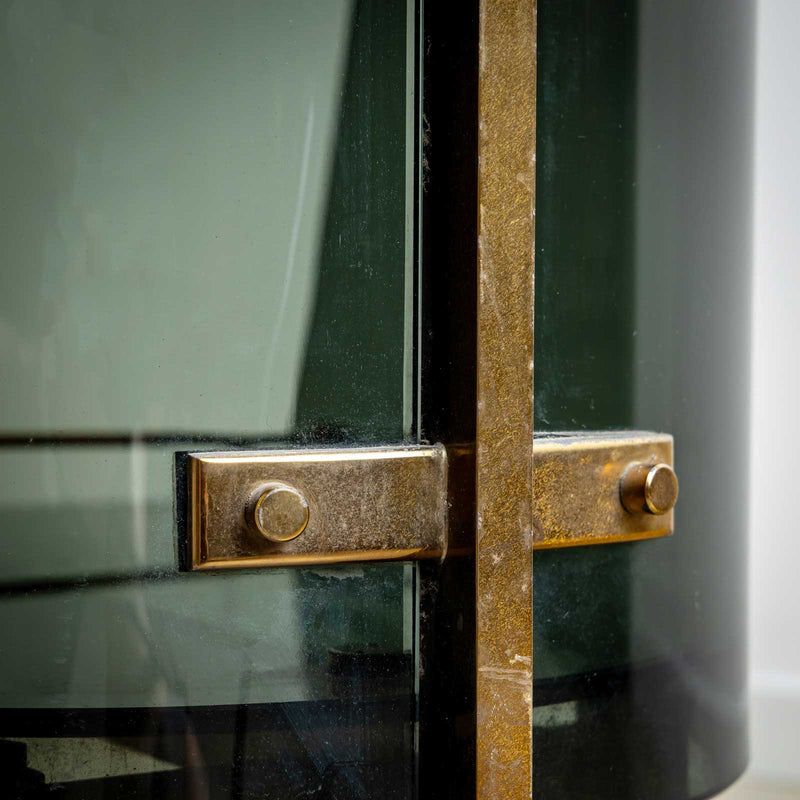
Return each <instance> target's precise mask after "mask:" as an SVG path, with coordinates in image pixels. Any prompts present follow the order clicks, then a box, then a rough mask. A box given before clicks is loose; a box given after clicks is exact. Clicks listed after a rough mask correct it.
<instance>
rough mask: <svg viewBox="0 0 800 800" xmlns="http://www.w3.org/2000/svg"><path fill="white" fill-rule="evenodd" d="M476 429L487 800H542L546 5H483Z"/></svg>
mask: <svg viewBox="0 0 800 800" xmlns="http://www.w3.org/2000/svg"><path fill="white" fill-rule="evenodd" d="M479 47H480V52H479V84H478V92H479V121H478V131H479V143H478V163H479V168H478V207H479V242H478V281H479V283H478V397H477V400H478V409H477V431H476V434H477V435H476V475H477V487H476V512H477V532H476V615H477V620H476V635H477V643H476V667H477V675H476V681H477V685H476V696H477V709H476V713H477V721H476V722H477V732H476V733H477V742H476V748H477V750H476V755H477V759H476V768H477V774H476V780H477V784H476V785H477V797H478V798H479V800H496V799H497V798H501V797H502V798H503V800H522V799H523V798H529V797H531V791H532V783H531V776H532V764H531V756H532V743H533V742H532V740H533V726H532V714H533V711H532V658H533V652H532V648H533V630H532V625H533V608H532V579H533V574H532V570H533V565H532V553H531V548H532V543H533V512H532V502H531V500H532V497H533V257H534V181H535V163H536V162H535V153H536V135H535V119H536V2H535V0H513V2H512V0H481V4H480V41H479Z"/></svg>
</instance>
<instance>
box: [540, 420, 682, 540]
mask: <svg viewBox="0 0 800 800" xmlns="http://www.w3.org/2000/svg"><path fill="white" fill-rule="evenodd" d="M533 458H534V473H533V474H534V502H533V505H534V515H535V519H536V524H535V528H534V542H533V546H534V547H535V548H550V547H571V546H575V545H586V544H603V543H606V542H622V541H631V540H634V539H654V538H657V537H660V536H669V535H670V534H671V533H672V529H673V512H672V507H673V506H674V505H675V500H676V499H677V496H678V481H677V478H675V473H674V472H673V471H672V467H671V465H672V463H673V462H672V437H671V436H669V435H667V434H662V433H640V432H635V431H634V432H630V431H624V432H619V433H587V434H565V435H554V436H544V437H541V438H539V437H537V438H536V439H535V440H534V447H533Z"/></svg>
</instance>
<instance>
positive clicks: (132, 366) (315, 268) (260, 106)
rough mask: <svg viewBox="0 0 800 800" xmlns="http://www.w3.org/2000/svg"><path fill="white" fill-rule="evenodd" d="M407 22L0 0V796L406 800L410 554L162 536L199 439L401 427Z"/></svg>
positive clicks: (410, 133)
mask: <svg viewBox="0 0 800 800" xmlns="http://www.w3.org/2000/svg"><path fill="white" fill-rule="evenodd" d="M417 26H418V21H417V8H416V4H415V3H414V2H413V0H412V2H408V0H391V1H390V2H386V1H385V0H334V1H333V2H326V3H323V4H320V3H317V2H315V1H314V0H269V2H262V1H261V0H235V2H232V3H229V4H219V3H214V2H206V1H204V2H197V1H196V0H191V2H190V1H189V0H169V2H166V3H163V2H158V1H156V0H143V2H140V3H134V4H130V3H128V4H126V3H116V2H106V1H105V0H80V1H79V2H75V3H73V2H63V1H62V0H43V2H40V3H33V4H24V3H23V4H19V3H14V2H6V1H5V0H0V37H2V40H3V47H2V49H1V50H2V52H0V65H2V67H3V69H2V70H0V71H2V73H3V75H4V80H3V82H2V86H0V107H2V108H3V110H4V112H5V114H4V120H5V121H6V122H8V124H7V125H5V126H4V128H3V130H2V131H0V167H1V168H2V169H1V170H0V171H2V173H3V174H4V175H5V176H6V180H5V181H4V182H3V185H2V187H1V188H0V207H2V209H3V214H4V219H5V221H6V224H5V225H4V226H3V229H2V232H0V242H1V243H2V248H1V250H2V255H0V278H2V284H3V286H4V287H5V289H6V291H4V292H3V293H0V295H1V296H0V332H2V338H3V341H4V345H5V346H4V347H2V348H0V375H2V379H0V476H1V477H2V481H0V485H1V486H2V489H0V549H2V552H3V556H4V557H3V562H2V565H1V566H0V628H2V630H3V632H4V636H3V641H2V642H0V761H2V763H3V765H4V767H5V769H4V770H3V775H2V776H0V796H2V797H10V798H43V797H48V798H49V797H53V798H77V799H78V800H90V798H100V797H111V796H113V797H119V798H178V797H180V798H187V797H190V798H198V799H200V798H203V800H206V799H207V798H242V799H244V798H259V800H264V799H266V798H273V799H274V800H289V799H290V798H300V797H303V798H311V797H314V798H320V800H322V798H339V799H341V800H345V799H347V800H351V799H352V800H355V798H361V799H363V800H371V799H372V798H375V797H381V798H386V799H387V800H388V799H389V798H396V799H397V800H407V799H408V798H410V797H413V796H415V793H416V788H415V786H416V769H417V767H416V749H415V730H416V726H415V724H416V708H417V660H418V652H417V646H416V638H415V637H416V618H415V614H416V612H417V601H416V593H417V587H418V578H417V569H416V567H415V566H414V565H410V564H371V565H349V566H337V565H331V566H326V567H324V568H319V569H279V570H275V569H273V570H262V571H255V570H253V571H229V572H223V573H217V574H211V573H209V574H197V573H193V574H187V573H185V572H182V571H181V570H180V569H179V565H178V556H177V552H178V551H179V549H180V547H181V545H182V540H181V536H182V535H185V531H184V530H183V526H182V522H183V520H182V519H181V517H182V509H183V500H184V497H183V494H182V493H181V489H180V485H181V481H182V479H183V476H182V473H181V464H182V463H183V462H182V458H181V453H183V452H185V451H193V450H231V449H239V450H242V449H247V450H252V449H260V448H281V449H282V448H285V447H287V446H288V447H297V446H315V445H328V444H329V445H333V446H335V445H341V444H353V443H359V444H380V443H385V442H387V441H392V442H397V441H402V440H405V441H415V430H416V403H415V401H414V396H415V393H414V390H413V386H412V379H413V375H414V374H415V372H416V369H415V367H414V364H415V359H416V357H417V355H416V349H415V347H414V345H415V342H414V331H415V322H416V319H415V313H414V305H413V296H414V292H415V288H416V275H415V270H416V261H417V254H416V252H415V250H416V248H415V247H414V245H413V243H414V240H415V236H416V232H417V222H416V216H415V203H416V194H417V186H416V179H415V165H416V161H417V159H416V155H415V152H416V146H417V139H418V136H417V134H416V122H417V109H416V105H417V101H418V98H419V91H418V87H417V82H418V80H419V78H420V75H419V71H418V69H417V56H418V45H417V41H416V40H417V36H418V30H417ZM409 243H410V244H409ZM176 480H177V482H178V484H179V489H178V490H177V492H176V490H175V483H176ZM176 516H177V519H176ZM176 528H177V529H178V530H177V533H176Z"/></svg>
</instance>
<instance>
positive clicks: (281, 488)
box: [253, 481, 309, 542]
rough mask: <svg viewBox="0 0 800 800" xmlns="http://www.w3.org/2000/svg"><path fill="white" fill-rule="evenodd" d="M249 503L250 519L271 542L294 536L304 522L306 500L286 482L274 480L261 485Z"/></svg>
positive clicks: (300, 530)
mask: <svg viewBox="0 0 800 800" xmlns="http://www.w3.org/2000/svg"><path fill="white" fill-rule="evenodd" d="M259 491H260V494H259V495H258V499H257V500H256V502H255V506H253V522H254V523H255V526H256V528H257V529H258V531H259V533H261V535H262V536H264V537H265V538H267V539H269V540H270V541H271V542H289V541H291V540H292V539H296V538H297V537H298V536H299V535H300V534H301V533H302V532H303V531H304V530H305V529H306V526H307V525H308V516H309V512H308V501H307V500H306V498H305V497H303V495H302V494H301V493H300V492H299V491H298V490H297V489H295V488H294V486H290V485H289V484H288V483H280V482H278V481H275V482H273V483H269V484H267V485H266V486H263V487H261V489H260V490H259Z"/></svg>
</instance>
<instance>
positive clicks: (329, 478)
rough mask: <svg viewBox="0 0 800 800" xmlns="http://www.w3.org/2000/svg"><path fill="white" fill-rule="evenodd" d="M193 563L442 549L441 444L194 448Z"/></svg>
mask: <svg viewBox="0 0 800 800" xmlns="http://www.w3.org/2000/svg"><path fill="white" fill-rule="evenodd" d="M187 470H188V476H187V478H188V490H189V497H188V506H187V512H188V513H187V518H188V520H187V521H188V528H189V530H188V536H187V540H188V549H189V553H188V567H189V569H191V570H208V569H235V568H239V569H247V568H253V567H281V566H292V565H303V564H324V563H334V562H348V561H398V560H414V559H422V558H442V557H443V556H444V554H445V551H446V545H447V454H446V452H445V448H444V447H442V445H433V446H431V447H422V446H416V447H414V446H412V447H381V448H367V447H364V448H353V449H335V450H284V451H271V452H270V451H267V452H258V453H242V452H234V453H194V454H190V455H189V456H188V463H187Z"/></svg>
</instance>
